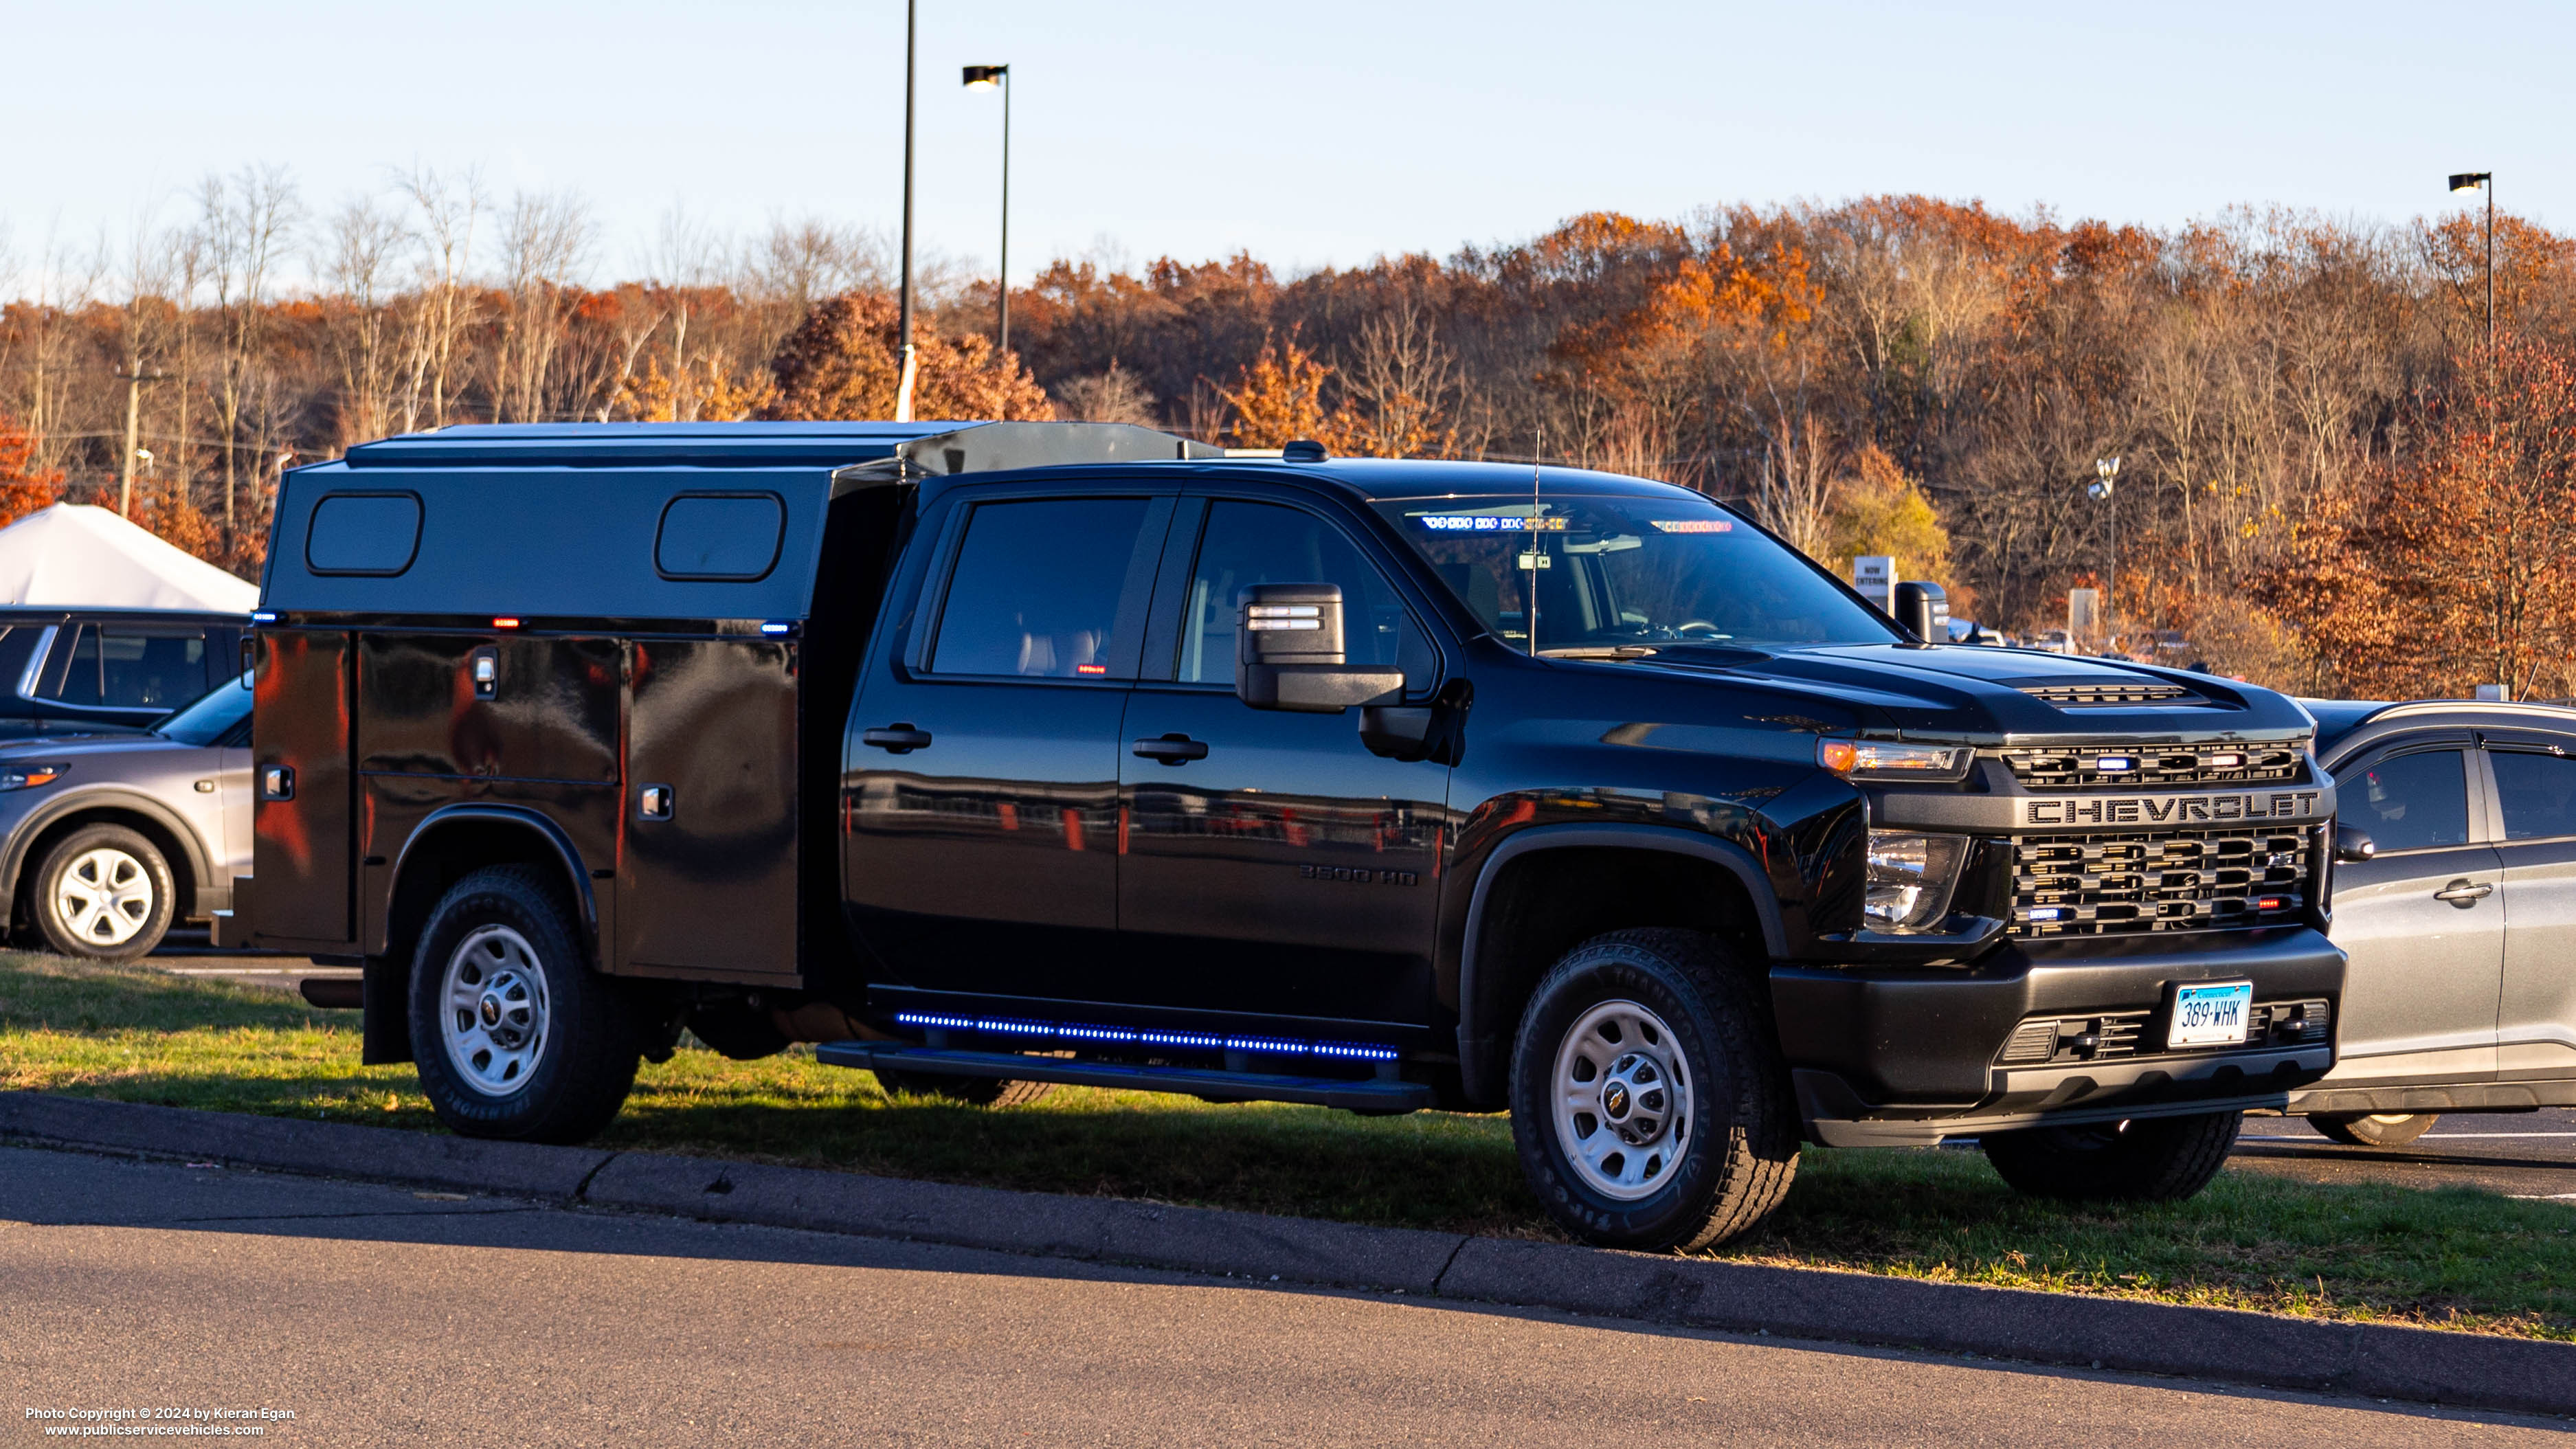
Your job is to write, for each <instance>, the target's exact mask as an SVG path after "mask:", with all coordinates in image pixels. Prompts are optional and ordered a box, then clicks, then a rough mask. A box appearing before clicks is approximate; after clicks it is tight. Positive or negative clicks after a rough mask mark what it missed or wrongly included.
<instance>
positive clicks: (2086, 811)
mask: <svg viewBox="0 0 2576 1449" xmlns="http://www.w3.org/2000/svg"><path fill="white" fill-rule="evenodd" d="M2322 798H2324V792H2323V791H2320V790H2265V791H2260V792H2247V793H2243V794H2232V795H2117V796H2111V797H2108V798H2105V799H2096V800H2083V799H2058V800H2025V801H2023V802H2022V816H2021V823H2022V824H2024V825H2198V824H2208V823H2211V822H2225V821H2231V820H2322V819H2324V818H2325V815H2324V813H2323V812H2321V811H2320V810H2319V809H2318V808H2317V802H2318V801H2319V800H2321V799H2322Z"/></svg>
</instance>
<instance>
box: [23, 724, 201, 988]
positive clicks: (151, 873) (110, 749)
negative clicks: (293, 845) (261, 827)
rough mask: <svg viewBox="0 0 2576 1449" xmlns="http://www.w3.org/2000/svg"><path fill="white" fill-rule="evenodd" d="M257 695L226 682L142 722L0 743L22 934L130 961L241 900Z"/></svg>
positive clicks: (60, 947)
mask: <svg viewBox="0 0 2576 1449" xmlns="http://www.w3.org/2000/svg"><path fill="white" fill-rule="evenodd" d="M250 720H251V693H250V690H249V688H248V687H247V686H246V684H245V682H243V681H237V680H231V679H227V680H226V681H225V682H224V683H222V684H220V685H218V686H216V687H215V688H214V689H212V690H209V691H207V692H206V693H205V694H204V695H202V696H201V697H200V698H198V699H197V700H196V701H195V702H194V703H191V704H189V705H188V706H186V707H185V708H183V709H180V710H178V711H176V712H175V713H172V714H169V715H167V716H165V717H163V718H162V719H160V720H159V721H158V722H157V723H155V724H154V725H153V726H152V728H151V729H150V730H148V731H145V732H139V733H138V732H134V731H117V732H114V733H98V734H55V735H49V736H43V737H40V738H35V739H20V740H9V741H5V742H0V899H6V900H7V901H9V902H10V904H11V910H10V925H11V927H12V933H13V934H15V935H17V936H18V937H19V938H20V939H26V938H28V937H30V936H32V937H33V938H34V941H33V942H32V943H31V944H41V945H43V946H45V947H47V948H49V949H51V950H54V951H59V952H61V953H62V954H64V955H66V956H85V957H89V958H91V959H94V960H108V961H124V960H131V959H132V958H134V957H137V956H141V955H143V954H144V953H146V952H148V951H150V950H151V949H152V948H153V947H155V946H158V945H159V944H161V938H162V936H163V935H164V934H166V933H167V932H168V931H169V929H170V927H171V925H172V923H174V922H176V921H183V920H194V919H198V918H201V917H203V916H205V915H206V914H207V913H208V912H210V911H217V910H221V909H223V908H224V907H226V906H228V905H230V904H231V902H232V885H233V877H234V876H236V875H248V874H250V857H251V836H250V831H251V796H250V768H251V766H250Z"/></svg>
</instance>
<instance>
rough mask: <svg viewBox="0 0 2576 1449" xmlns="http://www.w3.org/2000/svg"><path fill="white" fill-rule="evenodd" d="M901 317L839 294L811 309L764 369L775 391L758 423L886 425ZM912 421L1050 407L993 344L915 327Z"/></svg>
mask: <svg viewBox="0 0 2576 1449" xmlns="http://www.w3.org/2000/svg"><path fill="white" fill-rule="evenodd" d="M899 327H900V313H899V311H898V309H897V307H896V305H895V300H894V298H892V297H890V296H887V295H885V294H883V293H878V292H844V293H842V294H841V295H840V296H837V297H828V298H825V299H824V300H823V301H820V302H817V303H815V304H814V306H813V308H812V310H810V311H808V312H807V313H806V314H805V321H804V323H803V324H802V325H800V326H799V327H797V329H796V330H795V331H794V332H791V333H789V334H788V336H787V340H786V341H785V342H783V343H781V344H779V348H778V352H777V355H776V356H774V357H772V358H771V359H770V363H769V369H770V375H771V378H772V381H773V383H774V385H775V388H776V393H775V395H774V396H772V397H771V398H770V399H769V401H767V402H766V403H764V404H762V405H761V407H760V408H759V410H758V414H757V415H758V416H760V417H762V418H769V419H778V420H804V419H816V418H890V417H893V416H894V402H895V388H896V384H897V383H898V382H899V381H900V378H901V373H902V351H901V349H900V346H899V345H898V343H897V340H896V338H897V333H898V330H899ZM913 346H914V354H913V355H914V374H913V385H912V413H913V416H914V417H917V418H954V419H957V420H959V421H965V420H969V419H987V420H1008V419H1015V418H1036V419H1047V418H1052V417H1054V416H1055V407H1054V405H1053V404H1052V403H1050V402H1048V401H1047V395H1046V390H1045V389H1044V388H1041V387H1039V386H1038V384H1037V379H1035V378H1033V377H1031V376H1029V374H1028V373H1027V371H1026V370H1025V369H1023V368H1022V367H1021V366H1020V364H1019V359H1018V357H1017V356H1015V355H1008V354H1006V355H1004V356H1003V357H1000V358H998V359H997V358H996V357H994V355H993V343H992V339H990V338H987V337H984V336H981V335H979V334H976V333H971V332H970V333H965V334H962V335H958V336H953V337H952V336H943V335H941V334H940V332H939V331H938V330H937V328H936V327H935V326H933V325H931V323H930V321H929V319H927V318H921V317H916V318H915V320H914V324H913Z"/></svg>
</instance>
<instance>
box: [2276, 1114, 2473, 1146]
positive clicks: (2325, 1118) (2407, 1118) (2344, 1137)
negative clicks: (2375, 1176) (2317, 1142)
mask: <svg viewBox="0 0 2576 1449" xmlns="http://www.w3.org/2000/svg"><path fill="white" fill-rule="evenodd" d="M2441 1120H2442V1116H2441V1114H2440V1113H2438V1112H2312V1113H2310V1114H2309V1115H2308V1125H2309V1126H2311V1127H2314V1128H2315V1129H2317V1130H2318V1131H2320V1132H2322V1133H2324V1134H2325V1135H2327V1136H2328V1137H2331V1138H2333V1139H2334V1140H2335V1141H2337V1142H2340V1143H2343V1144H2344V1145H2345V1146H2347V1147H2403V1146H2405V1145H2406V1144H2407V1143H2409V1142H2412V1141H2414V1140H2415V1139H2416V1138H2418V1137H2421V1136H2423V1135H2424V1134H2425V1133H2427V1132H2429V1131H2431V1130H2432V1128H2433V1124H2434V1123H2436V1122H2439V1121H2441Z"/></svg>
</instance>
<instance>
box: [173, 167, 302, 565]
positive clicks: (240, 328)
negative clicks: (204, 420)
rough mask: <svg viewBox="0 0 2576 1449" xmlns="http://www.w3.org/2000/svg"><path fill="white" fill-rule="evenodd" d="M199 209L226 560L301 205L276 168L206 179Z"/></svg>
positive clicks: (234, 531)
mask: <svg viewBox="0 0 2576 1449" xmlns="http://www.w3.org/2000/svg"><path fill="white" fill-rule="evenodd" d="M197 206H198V221H197V225H198V229H199V231H200V233H201V234H202V235H203V237H204V239H205V248H206V261H207V269H208V272H209V275H210V277H211V280H212V281H213V283H214V288H215V310H216V317H217V321H218V323H219V324H220V326H221V328H222V338H223V343H222V345H223V368H222V371H221V373H220V375H219V376H218V379H217V382H216V392H215V416H216V425H217V427H218V428H219V429H220V436H219V438H218V439H217V442H218V443H219V444H220V445H221V446H222V448H223V454H224V512H223V540H224V552H225V553H226V555H227V556H229V555H230V554H231V553H232V552H233V551H234V548H235V546H236V541H237V539H238V537H239V534H238V532H237V530H238V525H239V521H240V520H239V517H238V509H239V504H238V496H239V493H240V486H241V482H242V472H243V469H242V460H241V458H240V444H241V441H242V438H241V432H242V411H243V406H244V404H245V402H246V401H247V397H246V394H247V391H248V388H249V386H250V374H251V371H252V369H253V368H254V367H256V366H258V365H259V363H260V361H261V359H260V358H259V356H258V355H257V354H258V350H259V347H260V343H261V333H262V332H263V330H264V329H265V327H266V325H267V320H268V302H269V296H268V291H269V284H270V281H271V280H272V279H271V276H270V269H271V268H273V267H274V266H275V265H276V264H277V262H278V259H279V253H280V252H281V251H283V250H284V249H285V248H286V247H287V246H288V245H289V244H290V243H291V241H292V238H293V234H294V230H295V227H296V225H297V224H298V223H299V222H300V221H301V220H302V218H303V206H302V203H301V202H300V201H299V200H298V199H297V197H296V192H295V183H294V182H293V181H292V180H290V179H289V178H288V177H287V174H286V171H285V168H283V167H277V166H266V167H250V166H245V167H243V168H242V169H241V170H240V171H239V172H237V173H235V174H234V175H233V177H232V178H231V179H229V180H227V179H225V178H224V177H221V176H208V177H207V178H206V179H205V181H204V183H203V184H202V185H200V186H199V187H198V190H197Z"/></svg>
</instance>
